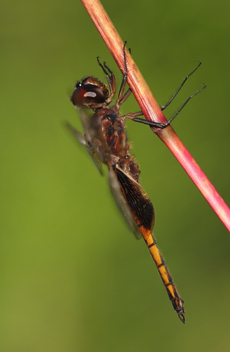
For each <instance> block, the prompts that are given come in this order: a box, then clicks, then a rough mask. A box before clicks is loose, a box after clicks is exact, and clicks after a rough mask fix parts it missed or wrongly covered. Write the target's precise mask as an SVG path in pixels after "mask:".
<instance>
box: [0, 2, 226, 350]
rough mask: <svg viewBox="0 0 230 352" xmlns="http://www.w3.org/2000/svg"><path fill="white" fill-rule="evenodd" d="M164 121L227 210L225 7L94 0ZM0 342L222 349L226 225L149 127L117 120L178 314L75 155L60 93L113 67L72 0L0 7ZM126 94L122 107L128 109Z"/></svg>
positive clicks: (4, 346) (22, 346)
mask: <svg viewBox="0 0 230 352" xmlns="http://www.w3.org/2000/svg"><path fill="white" fill-rule="evenodd" d="M103 5H104V6H105V8H106V10H107V12H108V14H109V16H110V17H111V19H112V21H113V23H114V24H115V26H116V27H117V30H118V32H119V33H120V35H121V36H122V38H123V40H127V41H128V47H131V48H132V54H133V57H134V59H135V61H136V63H137V65H138V66H139V68H140V70H141V71H142V73H143V75H144V77H145V78H146V80H147V82H148V84H149V85H150V87H151V88H152V91H153V94H154V95H155V97H156V99H157V100H158V101H159V104H160V105H163V104H165V102H167V100H168V99H169V98H170V96H171V95H172V94H173V93H174V91H175V90H176V88H178V86H179V84H180V83H181V81H182V79H183V77H185V76H186V75H187V74H188V73H189V72H190V71H191V70H192V69H193V68H194V67H195V66H196V65H197V62H198V61H201V62H202V66H201V67H200V68H199V70H198V71H197V72H196V73H195V74H194V75H193V76H192V77H191V78H190V80H189V82H188V83H186V85H185V87H184V88H183V90H182V92H181V93H180V95H179V96H178V97H177V99H176V100H175V101H174V103H173V104H172V105H173V106H172V108H171V107H170V108H169V109H168V111H166V116H167V117H168V118H169V117H170V116H172V114H173V113H174V112H175V111H176V110H177V109H178V108H179V107H180V105H181V103H182V102H183V101H184V100H185V99H186V98H187V96H189V95H191V94H192V93H194V92H195V91H196V90H198V89H199V88H201V87H202V85H203V83H206V84H207V88H206V89H205V90H204V91H203V92H202V93H201V94H199V95H198V96H197V97H195V98H194V99H193V100H192V101H191V102H189V104H188V105H187V106H186V108H185V109H184V110H183V112H181V113H180V115H179V116H178V117H177V118H176V120H175V121H174V122H173V127H174V129H175V130H176V132H177V133H178V135H179V137H180V138H181V140H182V141H183V142H184V144H185V146H186V147H187V148H188V149H189V151H190V152H191V154H192V155H193V157H194V158H195V159H196V161H197V162H198V164H199V165H200V166H201V168H202V169H203V171H204V172H205V173H206V174H207V176H208V177H209V179H210V180H211V182H212V183H213V184H214V186H215V187H216V189H217V190H218V192H219V193H220V194H221V196H222V197H223V198H224V200H225V201H226V202H227V203H228V204H229V203H230V182H229V178H230V177H229V174H230V163H229V154H230V142H229V130H230V119H229V93H230V65H229V62H230V60H229V59H230V45H229V38H230V21H229V14H230V3H229V1H220V0H213V1H212V2H210V1H207V0H205V1H194V0H193V1H189V0H183V1H182V0H177V1H174V2H171V1H152V0H148V1H143V2H141V1H139V0H133V1H132V2H129V1H127V2H124V1H123V0H116V1H109V0H104V1H103ZM0 16H1V55H0V74H1V80H0V82H1V85H0V94H1V127H0V134H1V136H0V143H1V149H0V150H1V173H0V175H1V183H0V187H1V190H0V192H1V203H0V204H1V208H0V241H1V244H0V350H1V351H2V352H31V351H38V352H46V351H47V352H51V351H55V352H59V351H60V352H63V351H65V352H72V351H78V352H91V351H95V352H104V351H105V352H107V351H110V352H115V351H119V352H123V351H124V352H127V351H130V352H131V351H132V352H134V351H146V352H148V351H158V350H160V351H177V352H180V351H181V352H182V351H183V352H184V351H186V352H189V351H197V352H201V351H202V352H203V351H209V352H212V351H223V352H225V351H229V343H228V342H229V329H230V324H229V316H230V300H229V297H230V282H229V281H230V280H229V271H230V255H229V250H230V238H229V233H228V231H227V230H226V228H225V227H224V226H223V224H222V223H221V222H220V220H219V219H218V218H217V216H216V215H215V214H214V212H213V211H212V209H211V208H210V207H209V205H208V204H207V202H206V201H205V200H204V198H203V197H202V195H201V194H200V193H199V191H198V190H197V189H196V188H195V186H194V184H193V183H192V182H191V181H190V179H189V178H188V176H187V175H186V173H185V172H184V171H183V169H182V168H181V166H180V165H179V164H178V162H177V161H176V160H175V158H174V157H173V156H172V154H171V153H170V152H169V151H168V149H167V148H166V147H165V146H164V145H163V143H161V141H160V140H159V139H158V138H157V137H156V136H155V135H154V134H153V133H152V132H151V130H150V129H149V128H148V127H146V126H144V125H143V126H142V125H140V124H135V123H132V122H131V121H129V122H128V123H127V125H128V131H129V139H130V141H132V145H133V150H134V155H135V156H136V157H137V160H138V162H139V164H140V167H141V170H142V173H141V182H142V185H143V186H144V188H145V189H146V191H147V192H148V194H149V195H150V197H151V199H152V201H153V204H154V207H155V210H156V226H155V232H154V233H155V236H156V237H157V240H158V245H159V247H160V249H161V250H162V252H163V254H164V257H165V259H166V263H167V264H168V267H169V269H170V271H171V272H172V275H173V277H174V281H175V282H176V284H177V287H178V289H179V292H180V294H181V296H182V297H183V299H184V301H185V309H186V319H187V320H186V324H185V326H184V325H183V324H182V323H181V322H180V321H179V319H178V317H177V315H176V313H175V312H174V311H173V309H172V307H171V304H170V301H169V300H168V297H167V294H166V292H165V289H164V287H163V285H162V282H161V280H160V278H159V276H158V273H157V270H156V268H155V266H154V263H153V261H152V259H151V257H150V255H149V253H148V250H147V248H146V247H145V244H144V242H143V241H142V240H140V241H136V240H135V239H134V236H133V235H132V234H131V233H130V231H129V229H128V228H127V227H126V224H125V223H124V222H123V219H122V217H121V216H120V214H119V213H118V210H117V209H116V206H115V205H114V201H113V199H112V197H111V195H110V194H109V191H108V185H107V180H106V177H101V176H100V175H99V173H98V171H97V170H96V168H95V166H94V165H93V163H92V162H91V160H90V159H89V157H88V156H87V155H86V153H85V152H84V150H81V148H80V147H78V145H77V143H76V142H75V141H74V139H73V138H72V137H71V136H70V135H69V133H68V131H66V129H65V128H64V123H65V121H69V122H70V123H72V124H74V125H75V126H76V127H77V128H80V122H79V118H78V116H77V113H76V111H75V110H74V107H73V106H72V105H71V103H70V102H69V100H68V97H69V95H70V94H71V92H72V89H73V88H72V87H73V85H74V83H75V81H76V80H77V79H81V78H82V77H83V76H84V75H94V76H96V77H99V78H100V79H101V80H103V81H105V77H104V74H103V72H102V71H101V69H100V67H99V66H98V64H97V61H96V57H97V56H100V57H101V59H102V60H106V62H107V63H108V64H109V66H110V67H111V68H112V69H113V70H114V72H115V74H116V76H117V80H118V84H119V83H120V82H121V74H120V72H119V70H118V68H117V67H116V65H115V63H114V61H113V58H112V56H111V55H110V53H109V51H108V49H107V48H106V46H105V44H104V42H103V41H102V39H101V37H100V35H99V34H98V32H97V30H96V29H95V27H94V25H93V23H92V22H91V20H90V18H89V16H88V14H87V13H86V11H85V9H84V7H83V6H82V4H81V2H80V1H73V0H70V1H64V0H63V1H36V2H34V1H26V0H23V1H20V2H17V1H13V2H9V1H1V13H0ZM137 110H138V106H137V104H136V102H135V100H134V99H133V97H132V98H130V99H129V100H128V101H127V102H126V103H125V104H124V106H123V107H122V112H123V113H127V112H132V111H137Z"/></svg>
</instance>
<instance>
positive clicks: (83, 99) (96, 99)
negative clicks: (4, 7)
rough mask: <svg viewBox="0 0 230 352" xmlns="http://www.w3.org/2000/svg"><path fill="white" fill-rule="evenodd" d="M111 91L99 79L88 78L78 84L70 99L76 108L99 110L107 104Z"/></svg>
mask: <svg viewBox="0 0 230 352" xmlns="http://www.w3.org/2000/svg"><path fill="white" fill-rule="evenodd" d="M108 96H109V90H108V88H107V87H106V85H105V84H104V83H102V82H101V81H100V80H99V79H98V78H94V77H92V76H88V77H85V78H83V79H82V81H81V82H79V81H78V82H77V83H76V89H75V91H74V92H73V94H72V96H71V97H70V100H71V102H72V103H73V105H74V106H78V107H85V108H91V109H98V108H100V107H102V106H103V104H105V102H106V100H107V98H108Z"/></svg>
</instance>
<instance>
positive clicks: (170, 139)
mask: <svg viewBox="0 0 230 352" xmlns="http://www.w3.org/2000/svg"><path fill="white" fill-rule="evenodd" d="M81 2H82V4H83V5H84V7H85V8H86V10H87V12H88V14H89V15H90V17H91V19H92V20H93V22H94V24H95V26H96V28H97V29H98V31H99V33H100V34H101V36H102V38H103V40H104V41H105V43H106V45H107V46H108V48H109V50H110V52H111V54H112V55H113V57H114V59H115V61H116V63H117V65H118V66H119V68H120V70H121V72H122V73H124V59H123V46H124V42H123V41H122V39H121V38H120V36H119V34H118V33H117V31H116V29H115V27H114V25H113V24H112V22H111V20H110V18H109V17H108V15H107V13H106V11H105V10H104V8H103V6H102V4H101V3H100V1H99V0H81ZM126 55H127V65H128V84H129V86H130V88H131V89H132V92H133V94H134V96H135V98H136V100H137V102H138V104H139V105H140V107H141V110H142V111H143V113H144V115H145V117H146V119H147V120H151V121H155V122H166V121H167V120H166V118H165V116H164V115H163V113H162V111H161V109H160V107H159V105H158V103H157V102H156V100H155V98H154V96H153V95H152V93H151V91H150V89H149V87H148V86H147V84H146V82H145V80H144V78H143V77H142V75H141V73H140V71H139V70H138V68H137V66H136V64H135V63H134V61H133V59H132V57H131V55H130V54H129V53H128V51H127V52H126ZM153 131H154V132H155V133H156V134H157V136H158V137H159V138H160V139H161V140H162V141H163V142H164V143H165V144H166V145H167V147H168V148H169V149H170V150H171V152H172V153H173V155H174V156H175V157H176V158H177V160H178V161H179V163H180V164H181V166H182V167H183V168H184V170H185V171H186V172H187V174H188V175H189V177H190V178H191V179H192V181H193V182H194V183H195V185H196V186H197V188H198V189H199V190H200V192H201V193H202V194H203V196H204V197H205V199H206V200H207V201H208V203H209V204H210V206H211V207H212V208H213V210H214V211H215V212H216V214H217V215H218V217H219V218H220V220H221V221H222V222H223V224H224V225H225V226H226V228H227V229H228V230H229V231H230V209H229V207H228V206H227V204H226V203H225V202H224V200H223V199H222V198H221V197H220V195H219V194H218V192H217V191H216V190H215V188H214V187H213V185H212V184H211V182H210V181H209V180H208V178H207V177H206V176H205V174H204V173H203V171H202V170H201V169H200V167H199V166H198V164H197V163H196V162H195V160H194V159H193V157H192V156H191V154H190V153H189V152H188V150H187V149H186V148H185V146H184V145H183V143H182V142H181V141H180V139H179V137H178V136H177V135H176V133H175V131H174V130H173V128H172V127H171V125H170V126H168V127H167V128H165V129H162V130H161V129H156V128H153Z"/></svg>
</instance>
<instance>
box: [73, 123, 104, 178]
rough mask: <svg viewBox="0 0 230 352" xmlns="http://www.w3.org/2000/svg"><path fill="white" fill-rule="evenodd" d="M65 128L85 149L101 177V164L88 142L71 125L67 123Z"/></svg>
mask: <svg viewBox="0 0 230 352" xmlns="http://www.w3.org/2000/svg"><path fill="white" fill-rule="evenodd" d="M67 128H68V129H69V130H70V132H71V133H72V134H73V136H74V137H75V138H76V139H77V140H78V142H79V143H80V144H82V145H84V147H85V148H86V150H87V152H88V154H89V155H90V157H91V159H92V160H93V162H94V164H95V165H96V167H97V169H98V171H99V172H100V174H101V175H103V172H102V163H101V161H100V160H99V158H98V156H97V154H96V152H95V150H94V149H93V147H92V146H91V144H90V142H89V141H87V139H86V137H85V135H84V134H83V133H81V132H79V131H78V130H76V129H75V128H74V127H73V126H72V125H70V124H69V123H67Z"/></svg>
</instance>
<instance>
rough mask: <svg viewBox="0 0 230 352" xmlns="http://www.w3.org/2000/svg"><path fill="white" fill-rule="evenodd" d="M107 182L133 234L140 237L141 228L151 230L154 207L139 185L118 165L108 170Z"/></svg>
mask: <svg viewBox="0 0 230 352" xmlns="http://www.w3.org/2000/svg"><path fill="white" fill-rule="evenodd" d="M109 183H110V188H111V191H112V194H113V196H114V198H115V200H116V202H117V204H118V206H119V208H120V210H121V212H122V213H123V215H124V217H125V219H126V221H127V222H128V224H129V226H130V228H131V229H132V231H133V232H134V234H135V236H136V237H137V238H140V237H142V235H143V234H142V229H143V228H144V229H146V230H150V231H152V228H153V225H154V209H153V205H152V202H151V200H150V199H149V197H148V195H147V194H146V192H145V191H144V189H143V188H142V187H141V185H140V184H139V183H138V182H136V181H135V180H134V179H133V178H132V177H130V176H129V175H127V174H126V173H125V172H124V171H123V170H122V169H120V168H119V167H118V166H115V167H113V168H111V169H110V170H109Z"/></svg>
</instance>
